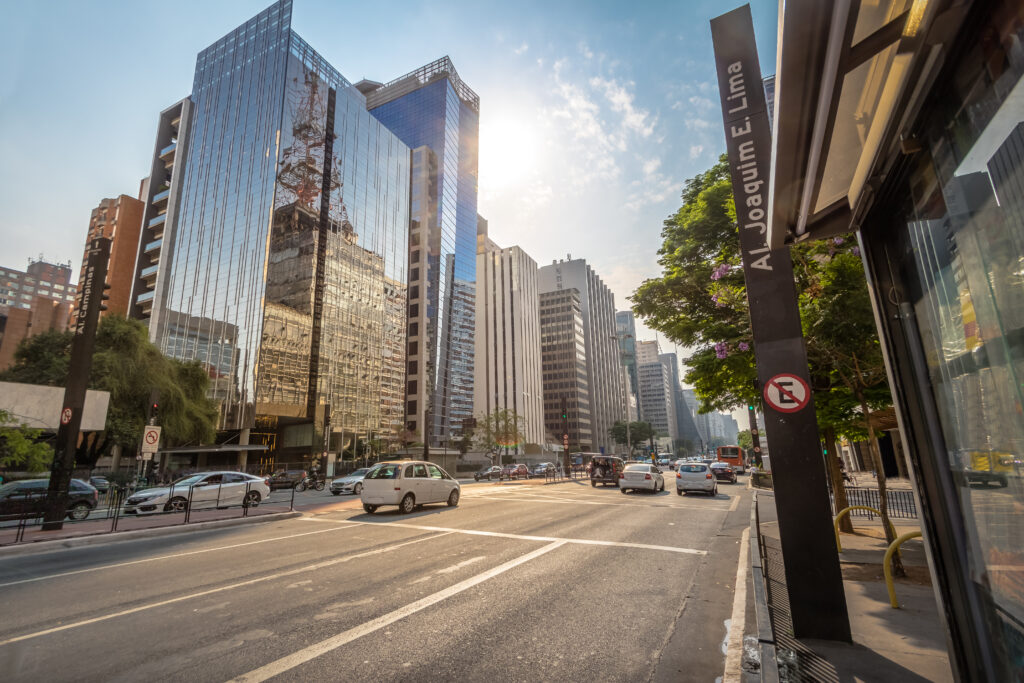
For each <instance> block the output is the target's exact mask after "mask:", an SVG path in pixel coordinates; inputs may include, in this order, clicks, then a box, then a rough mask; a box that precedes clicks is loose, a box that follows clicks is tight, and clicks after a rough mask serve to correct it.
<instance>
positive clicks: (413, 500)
mask: <svg viewBox="0 0 1024 683" xmlns="http://www.w3.org/2000/svg"><path fill="white" fill-rule="evenodd" d="M461 494H462V487H461V486H459V482H457V481H455V479H453V478H452V477H451V476H450V475H449V474H448V473H447V472H445V471H444V470H443V469H441V468H440V467H438V466H437V465H435V464H434V463H432V462H423V461H420V460H411V461H410V460H404V461H401V462H386V463H381V464H380V465H378V466H377V467H376V468H375V469H374V470H372V471H371V472H368V473H367V475H366V478H364V479H363V492H362V494H361V495H360V499H361V500H362V503H363V509H364V510H366V512H368V513H369V514H373V513H374V512H376V511H377V510H378V509H379V508H380V507H381V506H382V505H397V506H398V510H399V511H400V512H402V513H403V514H408V513H410V512H412V511H413V510H415V509H416V506H417V505H426V504H428V503H447V504H448V506H449V507H455V506H456V505H458V504H459V497H460V496H461Z"/></svg>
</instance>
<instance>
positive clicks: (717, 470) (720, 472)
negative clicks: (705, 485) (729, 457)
mask: <svg viewBox="0 0 1024 683" xmlns="http://www.w3.org/2000/svg"><path fill="white" fill-rule="evenodd" d="M710 467H711V474H713V475H715V479H717V480H718V481H727V482H729V483H730V484H735V483H736V470H734V469H733V468H732V465H730V464H729V463H725V462H713V463H711V465H710Z"/></svg>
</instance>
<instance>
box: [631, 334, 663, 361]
mask: <svg viewBox="0 0 1024 683" xmlns="http://www.w3.org/2000/svg"><path fill="white" fill-rule="evenodd" d="M660 356H661V345H660V344H658V342H657V340H645V341H639V342H637V343H636V362H637V365H645V364H647V363H657V362H659V360H658V359H659V357H660Z"/></svg>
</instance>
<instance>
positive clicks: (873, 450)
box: [857, 392, 907, 576]
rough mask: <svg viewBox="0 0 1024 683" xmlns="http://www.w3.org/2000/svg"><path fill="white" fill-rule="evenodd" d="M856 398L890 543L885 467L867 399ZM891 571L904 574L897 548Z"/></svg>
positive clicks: (887, 539) (890, 532)
mask: <svg viewBox="0 0 1024 683" xmlns="http://www.w3.org/2000/svg"><path fill="white" fill-rule="evenodd" d="M857 400H858V401H859V402H860V409H861V411H862V412H863V414H864V424H865V426H866V427H867V429H868V452H869V453H870V454H871V466H872V467H874V468H875V476H876V477H877V479H878V511H879V512H881V513H882V528H883V529H885V540H886V542H887V543H892V542H893V541H895V540H896V537H895V536H894V535H893V532H892V523H891V522H890V521H889V501H888V499H887V497H886V488H885V469H884V468H883V467H882V456H881V452H880V451H879V450H878V439H877V438H875V430H874V429H872V428H871V419H870V415H871V413H870V412H869V411H868V404H867V401H865V400H864V396H863V395H861V394H860V392H858V393H857ZM892 573H893V576H906V575H907V572H906V570H905V569H904V568H903V558H901V557H900V551H899V550H897V551H896V552H895V553H893V555H892Z"/></svg>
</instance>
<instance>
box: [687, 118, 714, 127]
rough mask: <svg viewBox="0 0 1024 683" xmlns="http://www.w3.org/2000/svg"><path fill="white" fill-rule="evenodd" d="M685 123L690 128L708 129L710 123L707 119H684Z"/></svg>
mask: <svg viewBox="0 0 1024 683" xmlns="http://www.w3.org/2000/svg"><path fill="white" fill-rule="evenodd" d="M685 123H686V127H687V128H689V129H690V130H710V129H711V125H712V124H711V122H710V121H708V120H707V119H686V121H685Z"/></svg>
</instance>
